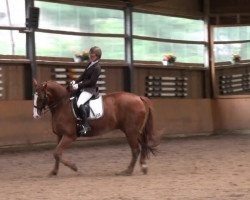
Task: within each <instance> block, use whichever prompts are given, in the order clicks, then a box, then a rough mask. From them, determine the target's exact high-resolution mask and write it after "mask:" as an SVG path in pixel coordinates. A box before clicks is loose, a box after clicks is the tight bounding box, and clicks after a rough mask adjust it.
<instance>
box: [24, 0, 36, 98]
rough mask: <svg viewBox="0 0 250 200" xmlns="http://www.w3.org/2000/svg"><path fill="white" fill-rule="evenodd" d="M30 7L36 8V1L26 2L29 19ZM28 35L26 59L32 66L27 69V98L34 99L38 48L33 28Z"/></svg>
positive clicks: (26, 12)
mask: <svg viewBox="0 0 250 200" xmlns="http://www.w3.org/2000/svg"><path fill="white" fill-rule="evenodd" d="M29 7H34V0H25V14H26V18H28V17H29ZM25 33H26V58H27V59H29V60H30V66H29V68H28V69H27V74H28V75H27V77H29V78H28V80H27V84H26V86H27V91H29V92H28V93H27V98H29V99H32V94H33V84H32V80H33V78H35V79H36V78H37V64H36V46H35V32H34V29H33V28H31V29H29V30H28V31H25Z"/></svg>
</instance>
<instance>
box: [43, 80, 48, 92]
mask: <svg viewBox="0 0 250 200" xmlns="http://www.w3.org/2000/svg"><path fill="white" fill-rule="evenodd" d="M43 88H44V89H45V90H46V88H47V82H45V83H43Z"/></svg>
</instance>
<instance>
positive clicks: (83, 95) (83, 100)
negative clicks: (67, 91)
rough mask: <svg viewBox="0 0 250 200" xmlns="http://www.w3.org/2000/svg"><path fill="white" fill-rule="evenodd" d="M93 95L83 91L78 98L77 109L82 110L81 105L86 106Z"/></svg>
mask: <svg viewBox="0 0 250 200" xmlns="http://www.w3.org/2000/svg"><path fill="white" fill-rule="evenodd" d="M91 97H92V94H91V93H89V92H86V91H83V92H82V93H81V94H80V95H79V98H78V101H77V107H78V108H80V106H81V105H84V104H85V103H86V102H87V101H88V100H89V99H90V98H91Z"/></svg>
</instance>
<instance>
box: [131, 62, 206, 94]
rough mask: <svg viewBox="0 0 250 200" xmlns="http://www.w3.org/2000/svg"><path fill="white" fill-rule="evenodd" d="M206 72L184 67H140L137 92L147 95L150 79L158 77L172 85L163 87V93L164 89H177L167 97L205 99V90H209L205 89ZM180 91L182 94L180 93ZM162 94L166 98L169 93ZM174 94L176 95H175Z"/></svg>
mask: <svg viewBox="0 0 250 200" xmlns="http://www.w3.org/2000/svg"><path fill="white" fill-rule="evenodd" d="M205 72H206V70H205V69H204V68H200V69H193V70H192V69H188V68H184V67H183V68H182V69H181V68H180V67H179V68H176V69H175V67H164V66H159V67H156V66H151V67H148V66H145V67H142V66H140V67H139V66H138V67H136V73H135V82H136V84H135V91H136V93H137V94H139V95H146V93H147V91H148V87H147V85H148V83H147V79H148V77H156V78H160V79H168V80H167V81H162V82H168V83H170V85H172V86H171V87H170V86H166V85H165V86H162V87H161V89H160V90H162V91H164V89H165V90H169V88H172V89H175V90H174V91H173V92H169V94H166V97H174V98H178V97H179V98H203V97H205V90H206V89H209V88H205V85H206V84H205V79H204V74H205ZM180 81H181V82H183V84H184V85H182V84H181V83H179V82H180ZM177 82H178V83H177ZM160 84H162V83H160ZM162 85H164V84H162ZM167 85H169V84H167ZM162 88H164V89H162ZM170 90H171V89H170ZM178 90H179V91H181V92H179V91H178ZM162 93H164V94H163V95H162V96H164V95H165V93H167V92H162ZM170 93H171V94H170ZM174 93H175V94H176V95H174ZM181 93H182V94H181ZM185 93H186V94H185ZM168 95H169V96H168ZM171 95H172V96H171Z"/></svg>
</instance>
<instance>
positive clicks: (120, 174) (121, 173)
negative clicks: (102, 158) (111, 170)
mask: <svg viewBox="0 0 250 200" xmlns="http://www.w3.org/2000/svg"><path fill="white" fill-rule="evenodd" d="M115 175H116V176H131V175H132V172H131V171H129V170H124V171H121V172H118V173H116V174H115Z"/></svg>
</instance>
